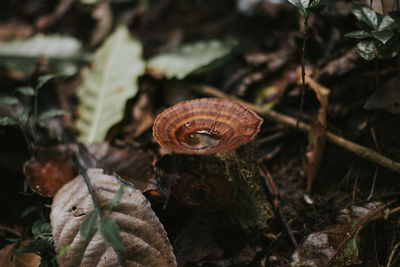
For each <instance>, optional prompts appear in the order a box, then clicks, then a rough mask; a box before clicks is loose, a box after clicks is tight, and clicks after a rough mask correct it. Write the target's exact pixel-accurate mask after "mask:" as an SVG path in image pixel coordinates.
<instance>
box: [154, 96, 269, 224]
mask: <svg viewBox="0 0 400 267" xmlns="http://www.w3.org/2000/svg"><path fill="white" fill-rule="evenodd" d="M262 122H263V119H262V118H260V117H259V116H258V115H257V114H256V113H254V112H253V111H251V110H249V109H247V108H246V107H244V106H242V105H241V104H240V103H238V102H235V101H232V100H229V99H224V98H202V99H194V100H188V101H183V102H180V103H178V104H176V105H174V106H172V107H170V108H168V109H166V110H165V111H163V112H162V113H160V114H159V115H158V116H157V118H156V120H155V121H154V125H153V135H154V137H155V139H156V140H157V142H158V143H159V144H160V145H161V147H163V148H164V149H166V150H169V151H171V152H173V153H174V154H173V155H172V156H169V157H166V156H164V157H163V158H161V159H160V160H159V161H162V162H163V164H156V168H158V167H157V166H159V167H160V168H164V170H162V169H160V170H156V173H160V174H164V176H165V177H163V175H160V177H158V179H160V184H163V183H164V184H165V183H168V184H169V185H170V186H171V189H172V190H173V189H175V194H174V192H173V195H174V196H175V198H177V199H178V200H179V201H181V202H183V203H184V204H185V205H187V206H193V207H197V208H199V206H201V205H200V204H199V203H195V204H194V205H192V204H193V203H190V202H191V201H192V200H193V199H192V198H190V197H187V196H188V195H186V196H185V195H184V194H185V192H187V193H190V192H188V191H190V190H192V191H193V192H195V193H196V194H197V193H199V194H200V195H199V199H200V198H202V197H203V196H201V194H203V193H202V192H204V191H209V192H211V191H210V188H212V186H214V187H221V186H226V183H225V182H221V181H218V180H216V179H215V177H222V179H225V181H226V182H228V183H230V184H232V185H233V188H234V189H235V193H234V194H231V195H232V196H233V198H234V199H233V201H232V203H231V205H230V206H229V208H228V209H227V213H228V214H229V216H226V217H228V218H229V220H230V221H232V222H233V223H239V224H240V225H242V227H243V228H244V229H245V230H247V231H248V232H250V231H253V230H256V231H259V230H267V229H268V226H269V221H270V219H272V218H273V217H274V214H273V211H272V210H273V209H272V206H271V204H270V203H269V201H268V199H267V196H266V190H265V186H264V181H263V179H262V178H261V177H260V174H259V171H258V166H257V158H256V155H257V152H256V147H255V142H251V141H252V140H253V139H254V138H255V137H256V135H257V134H258V132H259V131H260V127H261V124H262ZM170 168H172V169H174V170H173V171H171V170H168V169H170ZM168 173H172V174H173V175H168ZM187 174H190V177H191V179H190V180H188V177H187ZM171 177H174V178H171ZM176 177H180V178H179V179H177V178H176ZM196 178H197V179H198V181H195V180H193V179H196ZM163 181H164V182H163ZM188 181H190V182H188ZM217 181H218V182H217ZM182 183H186V184H182ZM205 183H207V185H206V186H205V185H204V184H205ZM224 184H225V185H224ZM192 185H196V187H193V188H195V189H193V188H191V186H192ZM198 186H200V187H198ZM197 188H199V190H197ZM205 188H206V190H205ZM176 192H179V194H180V195H178V196H177V197H176ZM182 194H183V195H182ZM212 195H213V194H211V195H208V196H211V197H212ZM229 195H230V194H226V196H229ZM195 202H196V201H195ZM205 202H210V203H212V201H210V199H208V200H207V199H206V201H205ZM223 202H224V203H221V208H224V207H225V206H227V205H228V204H229V202H230V201H226V200H224V201H223ZM202 210H205V209H202ZM217 210H218V209H217Z"/></svg>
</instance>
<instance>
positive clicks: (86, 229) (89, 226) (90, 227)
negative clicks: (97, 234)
mask: <svg viewBox="0 0 400 267" xmlns="http://www.w3.org/2000/svg"><path fill="white" fill-rule="evenodd" d="M98 217H99V214H98V213H97V210H96V209H95V210H93V211H92V213H90V215H89V216H88V217H87V218H86V219H85V220H84V221H83V223H82V226H81V228H80V229H79V233H80V234H81V237H82V239H83V240H86V241H88V240H89V239H90V238H91V237H92V234H93V233H94V227H95V225H96V223H97V219H98Z"/></svg>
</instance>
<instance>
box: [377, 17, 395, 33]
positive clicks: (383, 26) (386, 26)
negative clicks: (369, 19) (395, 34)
mask: <svg viewBox="0 0 400 267" xmlns="http://www.w3.org/2000/svg"><path fill="white" fill-rule="evenodd" d="M396 25H397V23H396V21H395V20H394V19H393V18H392V17H390V16H388V15H386V16H381V19H380V22H379V25H378V30H379V31H383V30H394V29H396Z"/></svg>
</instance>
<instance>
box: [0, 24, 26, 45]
mask: <svg viewBox="0 0 400 267" xmlns="http://www.w3.org/2000/svg"><path fill="white" fill-rule="evenodd" d="M33 32H34V29H33V27H32V26H30V25H29V24H25V23H22V22H21V21H18V20H16V19H11V20H9V21H7V22H4V23H1V24H0V41H7V40H12V39H24V38H28V37H29V36H31V35H32V34H33Z"/></svg>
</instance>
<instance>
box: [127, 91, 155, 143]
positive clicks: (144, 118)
mask: <svg viewBox="0 0 400 267" xmlns="http://www.w3.org/2000/svg"><path fill="white" fill-rule="evenodd" d="M155 94H156V92H155V91H154V90H146V91H144V92H143V93H141V94H140V96H139V97H138V99H137V101H136V103H135V104H134V106H133V108H132V122H131V123H129V124H128V125H127V126H126V127H124V129H123V132H124V133H126V134H127V135H129V138H132V139H134V138H136V137H138V136H139V135H141V134H142V133H144V132H145V131H147V130H148V129H150V128H151V126H152V125H153V122H154V119H155V118H156V113H155V111H154V102H155V98H156V97H157V96H156V95H155Z"/></svg>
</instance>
